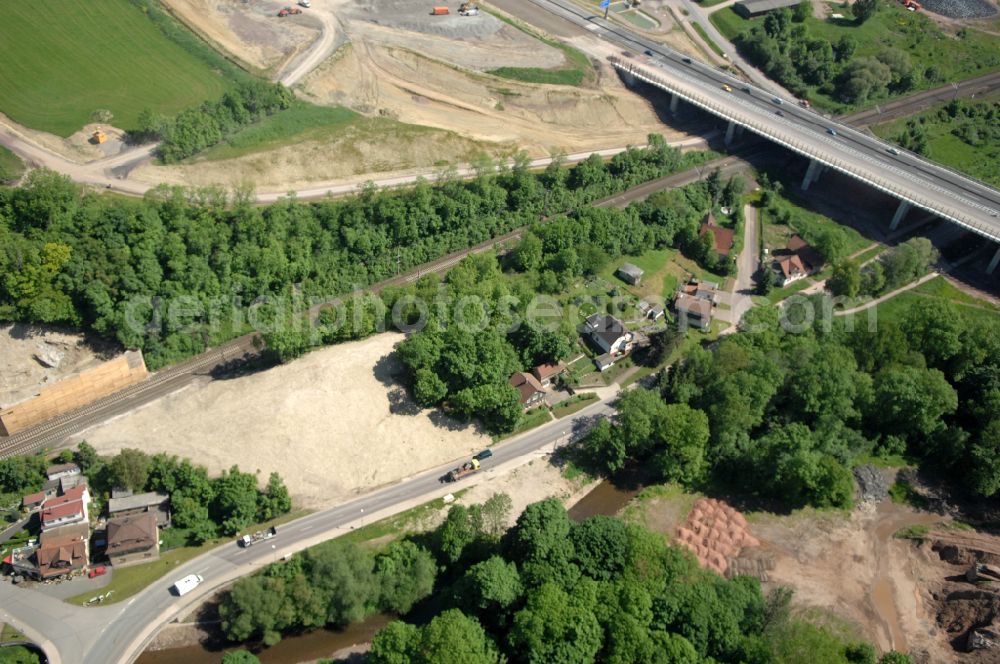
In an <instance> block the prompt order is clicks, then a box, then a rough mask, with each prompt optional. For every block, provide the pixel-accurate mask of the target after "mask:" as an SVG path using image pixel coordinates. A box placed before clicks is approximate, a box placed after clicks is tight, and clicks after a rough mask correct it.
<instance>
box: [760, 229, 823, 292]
mask: <svg viewBox="0 0 1000 664" xmlns="http://www.w3.org/2000/svg"><path fill="white" fill-rule="evenodd" d="M822 267H823V258H822V256H820V254H819V252H817V251H816V250H815V249H813V247H811V246H810V245H809V243H808V242H806V241H805V240H803V239H802V238H801V237H799V236H798V235H793V236H792V237H790V238H789V239H788V244H787V246H786V248H785V249H783V250H779V251H775V252H774V262H773V263H772V265H771V268H772V269H773V270H774V273H775V279H776V281H777V282H778V285H779V286H787V285H788V284H791V283H793V282H795V281H798V280H799V279H804V278H805V277H808V276H809V275H811V274H814V273H815V272H816V271H818V270H819V269H821V268H822Z"/></svg>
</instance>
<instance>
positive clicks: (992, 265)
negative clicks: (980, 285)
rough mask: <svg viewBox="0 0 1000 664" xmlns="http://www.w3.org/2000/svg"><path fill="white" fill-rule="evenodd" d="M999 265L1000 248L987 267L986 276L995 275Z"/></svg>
mask: <svg viewBox="0 0 1000 664" xmlns="http://www.w3.org/2000/svg"><path fill="white" fill-rule="evenodd" d="M998 264H1000V247H997V251H996V253H995V254H993V258H992V259H990V264H989V265H987V266H986V274H993V270H995V269H997V265H998Z"/></svg>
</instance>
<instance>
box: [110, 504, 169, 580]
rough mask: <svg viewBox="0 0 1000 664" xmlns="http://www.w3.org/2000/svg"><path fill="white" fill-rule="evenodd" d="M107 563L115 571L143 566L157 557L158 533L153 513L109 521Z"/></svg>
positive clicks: (158, 555)
mask: <svg viewBox="0 0 1000 664" xmlns="http://www.w3.org/2000/svg"><path fill="white" fill-rule="evenodd" d="M106 539H107V549H106V550H105V553H106V554H107V556H108V560H110V561H111V564H112V565H113V566H115V567H125V566H127V565H134V564H136V563H145V562H150V561H153V560H156V559H158V558H159V557H160V531H159V529H158V528H157V526H156V514H155V513H154V512H142V513H140V514H131V515H129V516H122V517H115V518H112V519H108V529H107V537H106Z"/></svg>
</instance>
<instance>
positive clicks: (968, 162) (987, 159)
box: [871, 95, 1000, 187]
mask: <svg viewBox="0 0 1000 664" xmlns="http://www.w3.org/2000/svg"><path fill="white" fill-rule="evenodd" d="M984 100H988V101H994V102H996V101H1000V95H991V96H988V97H983V98H979V97H977V101H984ZM944 106H945V104H942V105H941V106H936V107H934V108H931V109H928V110H927V111H925V112H923V113H921V114H920V115H918V116H916V117H914V118H904V119H901V120H897V121H895V122H887V123H885V124H881V125H876V126H874V127H872V128H871V129H872V131H874V132H875V133H876V134H877V135H878V136H879V137H880V138H884V139H886V140H889V141H895V140H896V139H897V137H898V136H899V135H900V134H903V133H904V132H905V130H906V123H907V122H908V121H909V120H910V119H914V120H916V121H917V122H919V123H920V124H921V126H922V127H923V129H924V132H925V133H926V135H927V148H928V151H927V154H928V156H929V157H930V158H931V159H933V160H934V161H937V162H940V163H942V164H944V165H946V166H950V167H952V168H954V169H956V170H959V171H962V172H963V173H968V174H969V175H971V176H972V177H974V178H977V179H979V180H982V181H983V182H985V183H987V184H990V185H992V186H994V187H1000V145H998V144H997V143H996V142H994V141H983V142H982V143H981V144H979V145H970V144H969V143H966V142H965V141H963V140H962V139H960V138H959V137H958V136H956V135H955V134H954V133H953V131H954V130H956V129H957V128H958V127H959V125H960V124H961V120H960V119H959V120H956V119H951V118H949V119H947V120H942V119H941V118H940V117H938V111H939V110H940V109H941V108H943V107H944Z"/></svg>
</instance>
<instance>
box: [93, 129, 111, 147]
mask: <svg viewBox="0 0 1000 664" xmlns="http://www.w3.org/2000/svg"><path fill="white" fill-rule="evenodd" d="M90 140H91V141H93V142H94V143H96V144H97V145H100V144H101V143H105V142H107V140H108V135H107V134H105V133H104V132H103V131H101V130H100V129H98V130H97V131H95V132H94V135H93V136H91V137H90Z"/></svg>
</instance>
